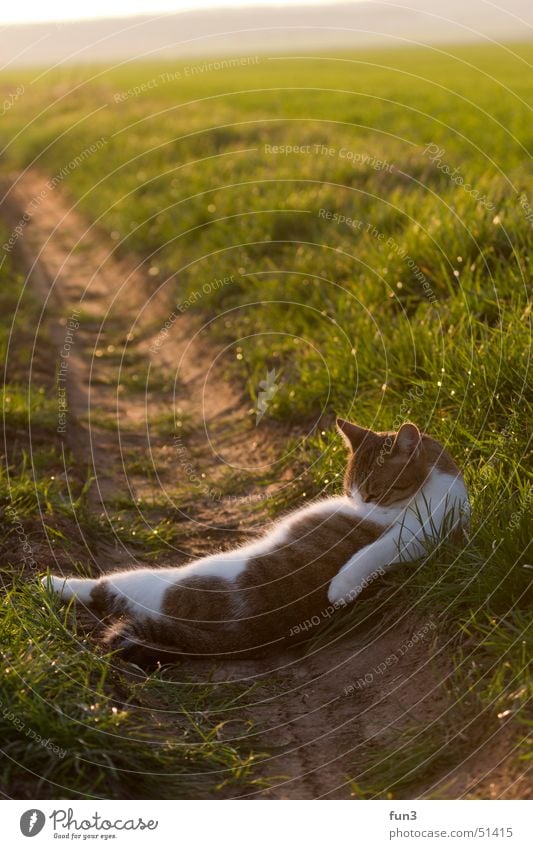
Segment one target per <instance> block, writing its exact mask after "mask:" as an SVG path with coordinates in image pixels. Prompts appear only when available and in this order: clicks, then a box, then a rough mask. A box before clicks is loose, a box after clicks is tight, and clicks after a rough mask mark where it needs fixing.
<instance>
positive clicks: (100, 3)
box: [0, 0, 338, 24]
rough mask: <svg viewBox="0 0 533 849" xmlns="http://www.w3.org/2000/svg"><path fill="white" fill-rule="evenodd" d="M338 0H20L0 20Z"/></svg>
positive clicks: (1, 10)
mask: <svg viewBox="0 0 533 849" xmlns="http://www.w3.org/2000/svg"><path fill="white" fill-rule="evenodd" d="M335 2H338V0H286V1H285V2H284V0H91V2H90V3H87V2H85V0H77V2H76V1H75V2H72V0H46V2H43V0H23V2H22V3H7V2H6V3H1V4H0V23H2V24H6V23H33V22H36V21H64V20H83V19H87V18H109V17H115V16H120V15H143V14H153V15H157V14H158V13H162V12H184V11H190V10H195V9H215V8H218V9H221V8H227V7H230V8H239V7H242V6H248V7H249V6H303V5H306V6H309V5H311V4H316V5H320V6H327V5H328V4H331V3H335Z"/></svg>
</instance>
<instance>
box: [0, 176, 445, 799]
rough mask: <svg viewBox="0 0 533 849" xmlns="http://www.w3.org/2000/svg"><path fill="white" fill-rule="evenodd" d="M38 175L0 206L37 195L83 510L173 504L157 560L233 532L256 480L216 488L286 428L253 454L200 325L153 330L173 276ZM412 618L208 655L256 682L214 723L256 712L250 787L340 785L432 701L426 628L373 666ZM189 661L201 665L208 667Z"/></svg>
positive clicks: (36, 267) (243, 518)
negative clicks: (293, 647) (240, 657)
mask: <svg viewBox="0 0 533 849" xmlns="http://www.w3.org/2000/svg"><path fill="white" fill-rule="evenodd" d="M45 183H46V180H45V178H44V177H43V176H42V175H40V174H39V173H37V172H35V171H28V172H25V173H24V174H22V175H18V177H17V180H16V184H14V185H13V186H12V188H11V190H10V191H9V194H8V199H7V201H6V203H5V204H4V208H3V215H4V217H5V218H6V219H7V220H8V223H9V225H10V227H12V228H14V227H15V226H16V225H17V223H18V222H20V221H21V220H22V216H23V214H24V212H25V210H28V209H30V208H31V204H32V201H33V200H34V199H35V198H38V197H40V196H41V194H42V193H43V192H44V197H43V199H42V200H41V201H40V203H39V205H38V208H37V211H36V212H35V214H33V215H32V216H31V217H30V218H29V221H28V222H27V223H26V224H25V226H24V227H23V233H22V236H21V237H20V238H19V240H18V244H17V250H18V251H19V253H20V255H21V257H22V261H23V262H24V264H25V266H26V269H27V270H28V272H29V280H30V283H31V285H32V286H33V287H34V289H35V290H36V291H37V292H38V293H39V296H40V298H41V299H42V301H43V304H44V307H43V310H44V311H45V313H46V315H48V316H50V317H51V319H52V321H51V326H52V339H51V344H52V346H53V347H54V349H55V352H56V353H55V356H56V358H57V367H58V369H60V368H61V363H62V362H63V363H66V365H65V367H64V373H65V384H66V387H67V392H68V412H67V413H66V423H65V433H64V440H65V445H66V447H67V448H68V449H70V450H71V451H72V452H73V453H74V455H75V457H76V459H77V465H79V466H82V467H83V466H84V465H88V466H89V468H90V470H91V475H92V477H93V479H94V480H93V483H92V484H91V490H90V503H91V509H92V510H93V511H94V513H95V514H96V513H99V512H100V513H103V514H106V513H107V512H108V510H109V505H110V504H115V503H116V502H117V501H120V499H121V498H122V499H123V500H124V501H126V502H128V503H131V501H132V499H135V500H136V502H137V503H139V504H141V505H142V508H141V507H140V508H139V517H140V521H141V522H145V523H146V526H147V529H149V526H150V523H156V522H157V521H158V518H159V516H158V510H159V509H160V508H161V505H162V504H164V506H165V507H166V508H168V504H169V502H171V503H172V504H173V505H175V510H174V513H173V517H174V521H175V522H176V523H179V528H180V531H181V536H180V537H179V544H175V545H174V547H173V548H171V549H167V553H166V554H165V556H164V560H163V561H161V560H159V561H158V562H159V563H163V562H164V563H165V565H170V564H173V563H180V562H184V561H185V560H186V558H187V556H190V555H191V554H194V555H198V554H203V553H206V552H207V551H209V550H212V549H213V547H214V546H215V545H218V544H220V543H222V544H224V545H230V544H231V543H235V542H241V541H242V540H243V539H244V536H245V534H247V533H248V532H250V531H252V530H255V529H258V528H259V527H260V526H262V525H263V524H264V522H265V514H264V513H261V511H260V510H259V511H258V510H257V509H254V510H252V509H250V505H251V504H252V503H253V501H251V500H250V497H251V498H252V499H253V496H254V491H253V487H252V486H251V485H250V488H249V490H248V491H244V492H242V487H241V490H240V491H239V492H240V496H239V497H237V498H235V497H225V496H224V495H223V493H224V492H225V491H226V489H227V478H228V470H230V472H231V474H234V473H235V474H237V473H242V472H243V469H244V468H246V467H248V466H249V465H250V458H251V457H252V458H254V457H257V458H258V459H257V462H258V465H259V464H264V463H265V461H266V460H268V461H270V462H274V461H275V460H278V459H279V458H280V457H282V456H283V449H284V444H285V441H286V435H287V434H286V433H284V432H282V431H281V430H280V429H279V428H269V427H268V425H266V426H265V428H264V429H263V430H262V431H261V446H260V452H258V446H257V430H256V429H255V427H254V424H253V418H252V417H251V416H250V411H249V409H248V407H249V404H246V402H245V401H243V398H242V397H241V395H240V393H239V391H238V389H236V388H235V387H234V386H232V384H231V383H229V382H228V380H227V379H226V378H225V377H224V371H223V363H222V362H221V360H220V358H219V357H217V355H218V353H219V348H218V347H217V345H216V344H215V343H214V342H213V341H212V340H211V339H210V337H209V335H208V333H207V332H206V331H205V330H202V328H201V327H200V326H199V324H198V323H197V319H196V318H195V317H193V315H192V314H191V313H188V312H184V313H183V314H178V315H177V317H176V318H174V319H173V320H172V321H171V324H170V327H169V328H168V333H165V332H164V330H165V322H167V323H168V319H169V315H171V313H172V312H173V308H172V304H171V300H170V289H171V286H170V285H165V280H164V279H163V278H162V277H161V275H160V273H159V271H158V270H157V269H154V268H153V267H152V268H150V267H148V266H147V265H142V264H135V262H133V261H125V260H120V259H118V258H117V257H116V255H115V247H116V246H115V243H114V242H112V241H111V240H109V239H108V238H107V237H105V236H104V235H103V234H102V233H101V232H99V231H98V229H97V228H95V227H93V226H91V225H90V224H89V223H88V222H87V221H86V220H85V219H84V217H83V216H82V215H80V214H79V212H77V211H76V208H75V206H74V205H73V204H72V203H71V202H70V201H69V199H68V197H67V196H66V195H65V194H62V193H61V192H60V191H59V190H58V189H55V190H53V191H48V192H46V190H45ZM172 287H175V282H174V281H173V282H172ZM75 325H78V326H75ZM66 344H68V346H69V347H68V349H67V350H68V355H65V354H66V350H65V345H66ZM62 352H63V353H62ZM115 425H117V426H115ZM259 453H260V456H258V455H259ZM247 474H248V477H247V478H245V480H246V481H248V480H249V473H247ZM282 485H283V484H282V483H280V484H279V486H282ZM225 487H226V489H225ZM274 488H275V487H274ZM221 493H222V495H221ZM147 532H149V530H148V531H147ZM86 543H87V545H88V547H89V549H90V552H91V557H92V559H93V562H94V564H95V569H96V570H97V569H100V570H102V571H107V570H109V569H112V568H116V567H117V565H119V564H124V563H127V564H130V563H132V562H134V561H135V560H136V556H137V554H136V553H138V551H139V548H135V549H134V550H131V549H130V547H129V546H128V544H127V543H125V542H124V541H123V540H121V539H117V540H116V542H115V544H114V545H109V543H105V542H100V541H99V540H98V539H96V540H90V541H86ZM169 552H170V553H169ZM420 624H423V623H416V622H413V621H410V622H407V621H405V622H400V623H394V625H392V624H391V627H390V628H389V629H388V630H386V631H385V632H384V633H381V634H379V635H378V636H377V637H376V636H369V635H364V634H358V636H354V637H351V638H350V637H348V638H345V639H343V640H342V641H337V642H336V643H334V644H333V645H329V646H325V647H322V648H320V649H317V650H315V651H314V652H313V653H311V654H308V655H307V656H303V655H302V653H301V652H294V653H285V654H283V655H279V654H278V655H275V656H273V657H271V658H269V659H261V660H258V661H241V662H234V663H225V664H224V666H223V667H218V669H217V670H216V671H215V676H216V678H217V679H219V680H225V681H246V682H249V683H250V685H252V684H255V687H254V688H253V689H252V691H251V695H250V698H249V700H248V704H246V705H241V706H240V707H239V708H236V709H235V712H234V715H233V717H232V718H234V720H235V721H234V723H232V722H229V723H228V725H227V726H226V732H225V733H226V734H231V733H232V728H234V733H235V735H236V736H239V735H242V734H243V732H242V723H240V722H239V720H241V719H242V718H245V719H251V720H252V721H253V723H254V730H253V731H252V732H251V736H250V741H251V742H252V743H253V744H254V748H256V749H259V750H268V751H269V752H270V753H271V754H270V757H269V758H268V759H267V760H266V761H265V762H264V763H263V764H262V765H261V766H259V767H258V768H257V769H258V775H263V776H265V777H268V778H269V779H270V781H271V786H270V787H269V788H268V789H265V790H261V791H258V792H257V794H256V795H258V796H263V797H266V798H298V799H311V798H322V797H326V798H345V797H348V796H349V795H350V786H349V784H348V783H347V776H357V774H358V772H359V771H360V770H361V768H362V766H363V765H364V762H365V755H366V753H367V752H368V751H369V750H371V749H372V750H374V751H375V749H376V746H377V747H386V746H390V745H393V744H394V741H395V739H396V735H397V732H398V728H399V727H400V726H401V724H402V723H403V722H405V721H406V719H409V720H412V719H415V718H420V717H422V716H424V717H425V718H426V719H427V718H428V717H429V716H430V715H436V714H437V713H438V710H439V700H438V699H437V698H436V697H435V678H434V675H433V673H432V667H431V663H430V641H427V642H425V643H423V642H421V643H420V644H419V645H418V647H417V648H413V649H412V650H411V651H409V652H408V653H406V654H405V655H403V656H402V657H401V658H400V660H399V661H398V662H397V663H395V664H394V665H392V666H390V667H387V669H386V671H376V669H379V664H381V665H383V664H384V663H385V661H386V659H387V658H389V657H390V656H391V655H392V654H394V653H395V652H397V650H398V648H399V646H401V645H402V644H403V643H404V642H406V641H407V640H408V639H409V637H410V636H411V634H412V633H413V631H414V630H415V629H416V628H417V626H419V625H420ZM191 669H192V673H193V674H194V675H195V676H198V677H201V676H203V675H207V674H210V673H211V672H212V664H202V663H196V664H195V665H194V666H193V667H191ZM189 671H190V670H189ZM181 672H182V668H181V667H180V673H181ZM361 682H363V683H361ZM245 733H246V734H250V732H248V731H246V732H245Z"/></svg>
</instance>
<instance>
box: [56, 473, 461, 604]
mask: <svg viewBox="0 0 533 849" xmlns="http://www.w3.org/2000/svg"><path fill="white" fill-rule="evenodd" d="M426 502H427V503H426ZM459 503H460V504H461V505H463V504H464V503H468V502H467V495H466V489H465V487H464V484H463V482H462V480H461V479H460V478H455V477H452V476H450V475H443V474H442V473H440V472H438V471H436V470H434V471H433V472H432V473H431V475H430V477H429V479H428V481H427V482H426V483H425V484H424V486H423V487H422V489H421V490H420V492H419V493H418V494H417V496H416V497H415V498H414V499H411V500H410V501H409V500H407V501H405V502H401V503H399V504H397V505H394V506H391V507H381V506H380V505H379V504H372V503H365V502H364V501H363V500H362V498H361V496H360V494H359V492H358V491H357V489H355V488H354V490H353V491H352V493H351V495H350V496H340V497H337V498H328V499H327V500H324V501H319V502H315V503H312V504H309V505H308V506H306V507H304V508H303V509H301V510H298V511H297V512H295V513H291V514H289V515H288V516H286V517H285V518H284V519H282V520H281V521H279V522H277V523H276V524H275V525H274V527H273V528H272V529H271V530H270V531H269V532H268V533H266V534H265V535H264V536H263V537H261V538H260V539H259V540H257V541H255V542H252V543H250V544H248V545H245V546H242V547H241V548H236V549H234V550H233V551H224V552H219V553H218V554H211V555H209V556H207V557H202V558H201V559H200V560H195V561H193V562H192V563H189V564H187V565H186V566H178V567H170V568H167V569H129V570H125V571H123V572H114V573H112V574H110V575H109V576H108V577H106V578H105V581H106V584H107V585H108V586H109V588H110V589H111V590H112V591H113V592H114V594H115V595H116V596H118V597H119V598H121V599H125V600H127V602H128V607H129V609H130V611H131V612H132V613H134V614H135V615H136V616H138V617H144V618H146V617H150V618H153V617H157V616H159V615H160V614H161V610H162V607H163V597H164V595H165V592H166V591H167V590H168V589H169V587H171V586H173V585H175V584H176V583H178V582H181V581H186V580H187V579H188V578H190V577H200V576H206V577H207V576H209V577H219V578H223V579H225V580H227V581H234V580H235V579H236V578H238V576H239V575H240V574H241V573H242V572H243V571H244V570H245V569H246V566H247V564H248V561H249V559H250V558H251V557H256V556H258V555H261V554H265V553H267V552H272V551H275V550H276V549H279V548H282V547H283V545H284V543H285V540H286V539H287V537H288V531H289V528H290V526H291V525H292V523H293V522H294V521H295V520H300V519H301V518H303V517H306V516H311V515H312V516H314V517H315V518H317V519H320V517H321V516H323V517H324V519H325V518H327V516H330V515H331V514H332V513H337V512H340V513H345V514H347V515H351V516H357V517H358V518H360V519H366V520H369V521H371V522H373V523H374V524H377V525H381V526H382V527H383V531H384V533H383V534H382V536H381V537H379V539H377V540H376V541H375V542H373V543H372V544H371V545H368V546H365V548H363V549H361V550H360V551H358V552H357V554H355V555H354V556H353V557H352V558H351V559H350V560H349V561H348V562H347V563H346V564H345V565H344V566H343V567H342V569H341V570H340V571H339V572H338V573H337V575H336V576H335V578H334V579H333V581H332V582H331V584H330V586H329V592H328V596H329V600H330V601H331V602H336V601H340V600H341V599H344V598H345V597H346V596H349V597H350V600H351V599H353V598H355V595H356V594H357V592H355V593H354V587H355V588H359V587H361V582H362V580H363V579H364V578H367V577H368V576H369V575H370V574H371V573H372V572H374V571H376V570H378V569H379V568H382V567H384V566H386V565H388V564H392V563H396V562H398V561H399V560H412V559H415V558H417V557H420V556H421V555H422V554H423V553H424V547H423V545H422V541H423V540H424V538H425V539H427V538H428V537H431V533H432V528H431V527H430V520H431V522H434V524H435V528H437V529H440V528H441V527H442V524H443V522H444V517H445V515H448V514H449V512H450V510H451V509H455V507H457V505H458V504H459ZM428 508H429V513H428ZM417 510H418V511H419V512H420V517H418V516H417ZM424 517H425V520H424ZM421 519H422V521H421ZM433 530H435V529H433ZM435 536H436V534H435ZM97 583H98V581H97V580H89V579H83V578H67V579H65V578H59V577H50V578H48V577H47V578H44V579H43V584H44V585H45V586H47V587H49V588H51V589H52V590H53V591H54V592H56V593H58V594H59V595H61V596H62V598H64V599H65V600H70V599H71V598H74V597H75V598H77V599H78V600H79V601H82V602H84V603H86V604H87V603H90V600H91V599H90V596H91V592H92V590H93V588H94V587H95V586H96V584H97Z"/></svg>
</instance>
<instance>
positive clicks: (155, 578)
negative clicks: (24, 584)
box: [43, 419, 469, 662]
mask: <svg viewBox="0 0 533 849" xmlns="http://www.w3.org/2000/svg"><path fill="white" fill-rule="evenodd" d="M337 427H338V429H339V431H340V432H341V434H342V436H343V437H344V439H345V442H346V444H347V447H348V450H349V459H348V464H347V469H346V474H345V480H344V494H343V495H341V496H338V497H332V498H325V499H322V500H317V501H315V502H313V503H311V504H309V505H308V506H306V507H303V508H302V509H299V510H295V511H294V512H292V513H289V514H288V515H287V516H285V517H283V518H282V519H280V520H279V521H277V522H276V523H274V525H273V527H272V529H271V530H269V531H268V532H267V533H266V534H265V535H264V536H262V537H260V538H259V539H257V540H256V541H254V542H251V543H249V544H247V545H244V546H242V547H239V548H235V549H233V550H231V551H222V552H217V553H215V554H212V555H209V556H207V557H203V558H201V559H199V560H195V561H193V562H191V563H188V564H187V565H184V566H176V567H172V568H162V569H145V568H139V569H137V568H133V569H130V570H126V571H121V572H114V573H110V574H106V575H104V576H103V577H101V578H98V579H94V580H91V579H84V578H66V579H65V578H63V577H59V576H57V577H54V576H47V577H46V578H44V579H43V583H44V584H45V586H47V587H49V588H50V589H52V590H53V591H54V592H56V593H58V594H59V595H60V596H61V597H62V598H63V599H65V600H69V599H72V598H74V599H75V600H76V601H79V602H82V603H84V604H85V605H89V606H92V607H94V608H96V609H97V610H98V613H99V615H100V614H101V618H105V620H106V622H107V623H111V624H108V625H107V632H106V638H105V639H106V642H107V644H108V645H111V646H112V647H113V648H117V649H121V650H122V652H123V653H124V654H126V655H127V656H129V657H131V658H132V659H136V660H138V662H140V661H141V660H142V658H143V656H145V657H146V656H150V655H151V656H152V657H154V656H155V657H156V658H159V659H161V660H169V659H172V658H173V659H174V660H177V659H179V657H180V656H181V655H209V656H219V657H220V656H226V657H229V656H231V657H237V658H238V657H242V656H244V655H247V654H250V653H259V652H262V651H264V650H265V649H280V648H282V647H283V646H284V645H285V644H287V643H288V642H289V641H292V640H293V639H294V637H295V635H298V634H299V632H302V633H306V632H307V630H308V627H305V628H304V623H309V622H313V623H316V622H317V621H321V620H322V619H323V618H324V617H325V616H326V615H331V612H333V611H334V610H335V609H336V608H337V607H342V606H344V605H346V604H347V603H348V602H351V601H353V600H354V599H355V598H356V597H357V595H358V594H359V593H360V592H361V591H362V589H364V587H365V586H367V585H368V583H369V582H370V581H372V580H374V579H375V578H376V577H378V576H379V575H381V574H383V572H384V568H385V567H387V566H390V565H392V564H394V563H399V562H401V561H411V560H415V559H418V558H420V557H422V556H423V555H424V554H425V552H426V550H427V547H428V543H429V544H431V543H433V542H435V541H436V540H437V538H439V537H440V536H442V535H443V534H445V533H450V532H452V531H453V532H457V531H459V530H460V529H461V528H463V527H464V526H465V525H466V523H467V521H468V515H469V505H468V496H467V492H466V488H465V484H464V481H463V478H462V475H461V473H460V471H459V469H458V468H457V466H456V465H455V463H454V462H453V460H452V458H451V457H450V455H449V454H448V452H447V451H446V450H445V449H444V448H443V446H442V445H440V444H439V443H438V442H436V441H435V440H434V439H432V438H431V437H430V436H427V435H426V434H421V433H420V431H419V430H418V428H417V427H416V425H414V424H411V423H406V424H403V425H402V426H401V428H400V429H399V431H398V432H397V433H375V432H374V431H372V430H367V429H365V428H363V427H359V426H358V425H356V424H352V423H350V422H347V421H344V420H343V419H338V420H337Z"/></svg>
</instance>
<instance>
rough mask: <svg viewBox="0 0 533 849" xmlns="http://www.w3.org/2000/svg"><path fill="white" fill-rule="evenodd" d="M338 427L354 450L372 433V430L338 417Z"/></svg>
mask: <svg viewBox="0 0 533 849" xmlns="http://www.w3.org/2000/svg"><path fill="white" fill-rule="evenodd" d="M337 429H338V431H339V433H340V434H341V436H342V437H343V439H344V441H345V442H346V443H347V444H348V446H349V447H350V448H351V449H352V451H355V450H356V449H357V448H359V446H360V445H361V443H362V442H363V440H364V439H366V438H367V437H370V436H371V435H372V431H371V430H367V429H366V428H364V427H359V425H356V424H352V422H347V421H346V420H345V419H337Z"/></svg>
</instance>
